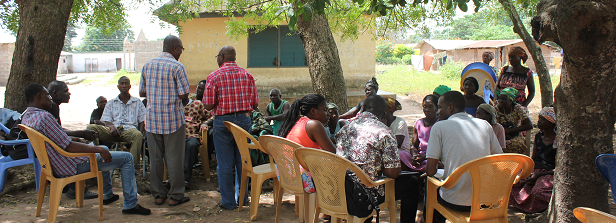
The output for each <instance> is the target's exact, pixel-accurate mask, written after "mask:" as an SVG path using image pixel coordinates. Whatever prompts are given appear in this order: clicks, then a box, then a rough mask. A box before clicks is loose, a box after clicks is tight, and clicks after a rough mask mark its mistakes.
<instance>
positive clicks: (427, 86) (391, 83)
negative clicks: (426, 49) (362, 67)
mask: <svg viewBox="0 0 616 223" xmlns="http://www.w3.org/2000/svg"><path fill="white" fill-rule="evenodd" d="M376 71H377V75H376V78H377V79H378V80H379V85H380V86H379V89H381V90H384V91H388V92H393V93H396V94H416V95H428V94H432V92H433V91H434V88H436V87H438V86H439V85H441V84H443V85H447V86H449V87H452V88H454V89H455V88H457V86H460V76H458V79H449V78H447V77H445V76H443V75H441V74H440V73H433V72H419V71H417V70H415V69H414V68H413V67H412V66H404V65H394V66H392V65H377V66H376Z"/></svg>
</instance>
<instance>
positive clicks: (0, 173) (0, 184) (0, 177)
mask: <svg viewBox="0 0 616 223" xmlns="http://www.w3.org/2000/svg"><path fill="white" fill-rule="evenodd" d="M8 171H9V169H8V168H7V169H0V192H1V191H3V190H4V182H5V181H6V174H7V172H8Z"/></svg>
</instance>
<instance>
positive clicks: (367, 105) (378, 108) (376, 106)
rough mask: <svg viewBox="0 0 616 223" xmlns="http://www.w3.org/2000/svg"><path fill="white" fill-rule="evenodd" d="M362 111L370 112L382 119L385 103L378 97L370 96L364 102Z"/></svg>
mask: <svg viewBox="0 0 616 223" xmlns="http://www.w3.org/2000/svg"><path fill="white" fill-rule="evenodd" d="M363 106H364V111H367V112H370V113H372V114H373V115H375V116H376V117H378V118H381V117H383V114H385V108H386V107H387V103H386V102H385V99H383V98H382V97H381V96H378V95H371V96H368V97H367V98H366V100H364V105H363Z"/></svg>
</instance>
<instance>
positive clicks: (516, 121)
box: [495, 104, 528, 154]
mask: <svg viewBox="0 0 616 223" xmlns="http://www.w3.org/2000/svg"><path fill="white" fill-rule="evenodd" d="M495 108H496V115H497V116H498V118H497V119H498V123H499V124H501V125H502V126H503V127H505V128H513V127H519V126H520V125H521V124H522V120H524V119H527V118H528V111H526V110H525V109H524V107H522V106H521V105H519V104H516V105H514V107H513V109H512V111H511V113H509V114H504V113H502V112H500V108H499V107H498V105H496V107H495ZM505 142H506V144H507V146H506V148H504V149H503V152H505V153H519V154H524V153H525V152H526V150H527V149H528V148H526V139H525V137H524V135H523V134H522V133H521V132H520V134H518V135H517V136H515V137H513V138H511V139H508V140H506V141H505Z"/></svg>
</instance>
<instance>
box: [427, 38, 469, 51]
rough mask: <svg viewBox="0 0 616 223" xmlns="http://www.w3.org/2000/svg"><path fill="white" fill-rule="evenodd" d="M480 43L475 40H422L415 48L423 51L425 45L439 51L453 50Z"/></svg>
mask: <svg viewBox="0 0 616 223" xmlns="http://www.w3.org/2000/svg"><path fill="white" fill-rule="evenodd" d="M476 42H478V41H475V40H422V41H421V42H420V43H419V44H417V45H416V46H415V49H421V47H422V46H423V45H424V44H426V43H427V44H430V46H432V47H433V48H434V49H437V50H453V49H456V48H460V47H462V46H466V45H470V44H474V43H476Z"/></svg>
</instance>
